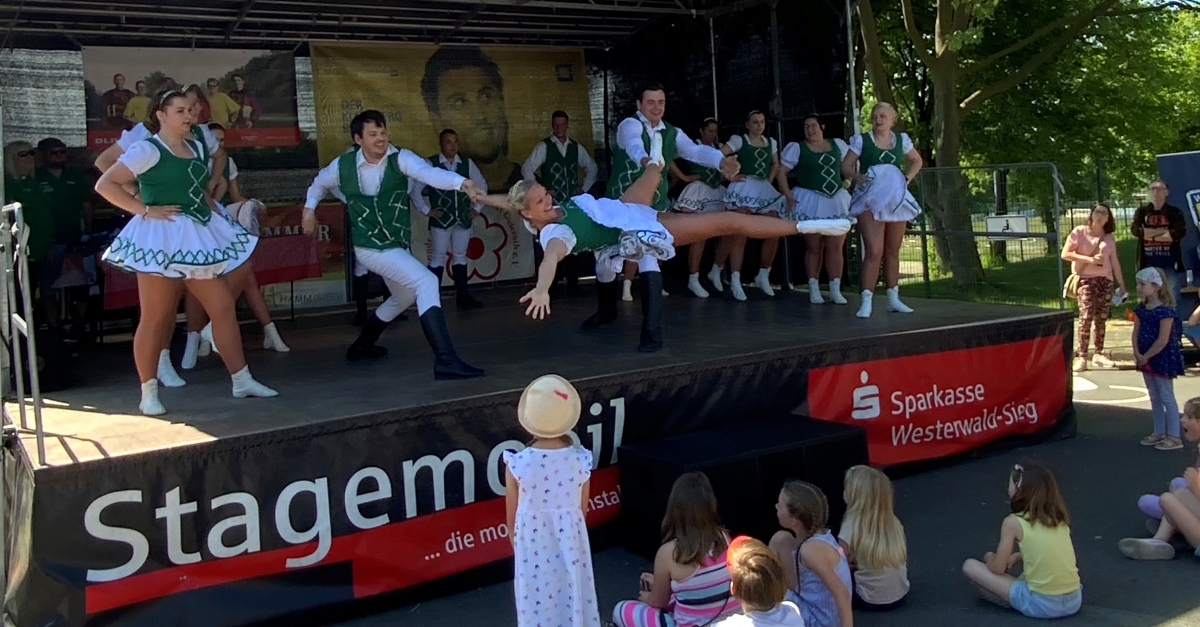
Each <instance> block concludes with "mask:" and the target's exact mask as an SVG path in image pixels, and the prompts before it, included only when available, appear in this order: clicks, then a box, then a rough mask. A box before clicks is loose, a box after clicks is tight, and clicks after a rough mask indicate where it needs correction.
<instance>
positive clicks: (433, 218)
mask: <svg viewBox="0 0 1200 627" xmlns="http://www.w3.org/2000/svg"><path fill="white" fill-rule="evenodd" d="M438 145H439V146H441V152H439V153H438V154H436V155H433V156H432V157H430V158H429V165H431V166H433V167H435V168H441V169H443V170H448V171H450V172H457V173H458V175H459V176H463V177H465V178H468V179H470V180H471V182H473V183H475V186H476V187H478V188H479V189H480V190H486V189H487V180H486V179H484V178H483V175H482V174H480V173H479V168H478V167H476V166H475V162H474V161H472V160H471V159H470V157H462V156H460V155H459V154H458V133H456V132H454V129H451V128H448V129H444V130H442V132H441V133H439V134H438ZM409 192H410V193H411V194H412V203H413V205H414V206H415V207H416V208H417V210H418V211H420V212H421V213H423V214H425V215H427V216H429V236H430V238H431V239H432V240H433V247H432V248H433V250H432V251H431V252H430V255H429V270H430V271H431V272H433V273H434V274H435V275H437V278H438V284H439V285H441V282H442V272H443V268H445V267H446V253H447V251H449V252H450V254H451V255H452V260H451V262H450V273H451V275H453V278H454V290H455V293H456V294H457V303H458V308H459V309H478V308H480V307H483V303H481V302H479V301H477V300H475V298H474V297H473V296H471V292H470V291H468V289H467V278H468V277H467V246H468V245H470V243H471V222H472V221H473V220H474V219H475V216H476V215H477V214H479V212H480V211H482V210H483V206H482V205H476V204H473V203H472V202H471V199H470V198H469V197H468V196H467V195H466V194H465V193H463V192H457V191H448V192H447V191H443V190H440V189H431V188H428V187H426V186H425V185H424V184H422V183H420V182H418V183H415V184H414V185H413V186H412V189H411V190H409Z"/></svg>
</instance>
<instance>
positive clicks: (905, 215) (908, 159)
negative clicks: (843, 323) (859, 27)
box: [842, 102, 924, 318]
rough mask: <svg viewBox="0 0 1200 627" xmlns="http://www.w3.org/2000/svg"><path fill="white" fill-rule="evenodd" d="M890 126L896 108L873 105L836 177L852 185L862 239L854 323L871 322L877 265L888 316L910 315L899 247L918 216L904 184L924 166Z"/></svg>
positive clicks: (852, 206)
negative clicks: (904, 295) (902, 286)
mask: <svg viewBox="0 0 1200 627" xmlns="http://www.w3.org/2000/svg"><path fill="white" fill-rule="evenodd" d="M895 123H896V109H894V108H893V107H892V105H890V104H888V103H886V102H880V103H878V104H876V105H875V106H874V107H873V108H872V109H871V131H870V132H868V133H862V134H859V135H855V136H854V137H851V138H850V150H849V152H847V153H846V158H845V159H844V160H843V161H842V174H843V175H845V176H846V177H848V178H851V179H853V180H854V195H853V197H852V199H851V201H850V215H852V216H855V217H857V218H858V230H859V232H860V233H862V240H863V265H862V304H861V305H860V306H859V308H858V317H859V318H870V317H871V298H872V296H874V294H875V284H876V283H878V282H879V262H880V261H883V280H884V283H885V284H886V285H887V304H888V311H893V312H897V313H912V307H909V306H908V305H905V304H904V303H902V302H900V246H901V245H903V244H904V232H905V230H907V228H908V221H909V220H912V219H914V218H916V217H917V216H918V215H920V214H921V206H920V205H918V204H917V201H916V199H914V198H913V195H912V194H911V193H909V191H908V184H909V183H911V182H912V180H913V179H914V178H916V176H917V173H918V172H920V171H921V165H922V164H923V163H924V162H923V161H922V160H921V153H919V152H917V149H916V148H913V143H912V140H911V139H909V137H908V134H907V133H894V132H892V126H893V125H895ZM901 167H903V168H904V170H901Z"/></svg>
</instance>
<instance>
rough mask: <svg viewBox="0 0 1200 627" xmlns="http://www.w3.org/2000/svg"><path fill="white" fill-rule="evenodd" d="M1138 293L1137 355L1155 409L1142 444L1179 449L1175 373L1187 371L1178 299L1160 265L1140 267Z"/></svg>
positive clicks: (1135, 356)
mask: <svg viewBox="0 0 1200 627" xmlns="http://www.w3.org/2000/svg"><path fill="white" fill-rule="evenodd" d="M1137 293H1138V298H1139V299H1140V300H1141V304H1139V305H1138V306H1137V308H1136V309H1134V310H1133V313H1134V316H1135V318H1134V322H1133V357H1134V361H1135V362H1136V364H1137V369H1138V370H1140V371H1141V372H1142V377H1143V378H1144V379H1145V381H1146V391H1147V392H1148V393H1149V394H1150V407H1151V409H1152V411H1153V413H1154V433H1151V434H1150V435H1148V436H1146V437H1144V438H1142V446H1153V447H1154V448H1156V449H1158V450H1160V451H1175V450H1179V449H1181V448H1183V440H1181V439H1180V438H1179V404H1178V403H1177V402H1176V401H1175V377H1178V376H1179V375H1181V374H1183V354H1182V352H1181V350H1180V340H1181V335H1182V334H1181V330H1180V328H1179V323H1178V321H1177V316H1176V313H1175V299H1174V298H1173V297H1172V296H1171V290H1170V288H1169V287H1168V286H1167V279H1166V277H1165V276H1163V272H1162V270H1159V269H1158V268H1142V269H1141V270H1139V271H1138V273H1137Z"/></svg>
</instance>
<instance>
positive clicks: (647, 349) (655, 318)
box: [638, 272, 667, 353]
mask: <svg viewBox="0 0 1200 627" xmlns="http://www.w3.org/2000/svg"><path fill="white" fill-rule="evenodd" d="M638 281H639V282H640V283H641V288H642V341H641V343H640V344H638V352H639V353H653V352H656V351H658V350H660V349H661V348H662V346H663V318H664V317H665V315H666V313H667V299H666V298H663V279H662V273H661V272H643V273H642V276H641V277H639V278H638Z"/></svg>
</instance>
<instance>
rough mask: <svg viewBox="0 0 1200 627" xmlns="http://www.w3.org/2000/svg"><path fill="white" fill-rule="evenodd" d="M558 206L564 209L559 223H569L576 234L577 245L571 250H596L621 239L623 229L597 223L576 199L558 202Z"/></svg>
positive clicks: (580, 251)
mask: <svg viewBox="0 0 1200 627" xmlns="http://www.w3.org/2000/svg"><path fill="white" fill-rule="evenodd" d="M558 208H559V209H562V211H563V217H562V218H559V220H558V224H565V225H567V226H568V227H570V228H571V232H573V233H574V234H575V247H574V248H572V249H571V252H573V253H586V252H596V251H598V250H604V249H605V248H608V247H609V246H613V245H615V244H616V243H617V242H619V241H621V229H614V228H612V227H609V226H604V225H602V224H599V223H597V222H596V221H595V220H593V219H592V218H591V216H589V215H588V214H587V212H585V211H584V210H583V208H581V207H580V206H579V205H577V204H575V201H573V200H567V201H563V202H561V203H559V204H558Z"/></svg>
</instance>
